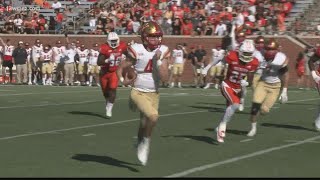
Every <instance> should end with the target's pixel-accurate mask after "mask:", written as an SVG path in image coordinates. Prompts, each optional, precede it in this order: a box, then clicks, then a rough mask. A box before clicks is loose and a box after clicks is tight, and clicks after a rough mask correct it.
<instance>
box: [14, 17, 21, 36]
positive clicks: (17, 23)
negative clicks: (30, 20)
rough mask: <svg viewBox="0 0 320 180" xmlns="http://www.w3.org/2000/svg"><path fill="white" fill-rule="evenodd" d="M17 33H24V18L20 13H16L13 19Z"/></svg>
mask: <svg viewBox="0 0 320 180" xmlns="http://www.w3.org/2000/svg"><path fill="white" fill-rule="evenodd" d="M13 23H14V30H15V33H19V34H22V33H23V27H22V24H23V20H22V19H21V15H20V14H16V15H15V17H14V20H13Z"/></svg>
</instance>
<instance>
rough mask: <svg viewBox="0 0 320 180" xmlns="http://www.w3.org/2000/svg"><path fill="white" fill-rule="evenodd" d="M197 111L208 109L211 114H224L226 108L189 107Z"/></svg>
mask: <svg viewBox="0 0 320 180" xmlns="http://www.w3.org/2000/svg"><path fill="white" fill-rule="evenodd" d="M189 107H192V108H195V109H207V110H208V111H209V112H224V111H225V109H224V108H218V107H210V106H189Z"/></svg>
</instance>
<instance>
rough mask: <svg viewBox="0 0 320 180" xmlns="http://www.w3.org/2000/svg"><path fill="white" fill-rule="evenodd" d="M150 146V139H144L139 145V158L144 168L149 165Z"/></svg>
mask: <svg viewBox="0 0 320 180" xmlns="http://www.w3.org/2000/svg"><path fill="white" fill-rule="evenodd" d="M149 146H150V140H149V139H148V138H144V139H143V140H142V141H141V142H140V143H139V145H138V148H137V156H138V159H139V161H140V162H141V164H142V165H143V166H145V165H147V161H148V156H149Z"/></svg>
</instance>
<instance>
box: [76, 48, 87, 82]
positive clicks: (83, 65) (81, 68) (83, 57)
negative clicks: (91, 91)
mask: <svg viewBox="0 0 320 180" xmlns="http://www.w3.org/2000/svg"><path fill="white" fill-rule="evenodd" d="M76 51H77V54H78V56H79V64H78V80H80V83H81V85H85V76H84V74H87V73H88V72H87V70H88V60H89V59H88V57H89V49H86V47H85V45H84V44H81V45H80V49H76Z"/></svg>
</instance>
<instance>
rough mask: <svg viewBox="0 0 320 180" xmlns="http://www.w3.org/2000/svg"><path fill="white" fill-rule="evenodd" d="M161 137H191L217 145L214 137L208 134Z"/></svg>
mask: <svg viewBox="0 0 320 180" xmlns="http://www.w3.org/2000/svg"><path fill="white" fill-rule="evenodd" d="M161 137H163V138H172V137H173V138H188V139H192V140H195V141H200V142H205V143H208V144H214V145H218V142H217V141H216V140H215V139H212V138H211V137H208V136H194V135H168V136H161Z"/></svg>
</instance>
